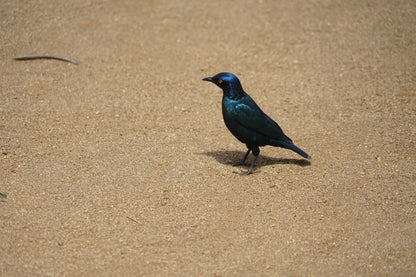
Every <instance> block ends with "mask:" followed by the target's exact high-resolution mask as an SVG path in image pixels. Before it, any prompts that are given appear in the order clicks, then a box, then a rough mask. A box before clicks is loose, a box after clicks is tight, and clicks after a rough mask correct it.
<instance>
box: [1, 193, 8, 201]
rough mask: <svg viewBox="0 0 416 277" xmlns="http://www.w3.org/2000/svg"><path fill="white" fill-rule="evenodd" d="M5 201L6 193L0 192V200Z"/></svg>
mask: <svg viewBox="0 0 416 277" xmlns="http://www.w3.org/2000/svg"><path fill="white" fill-rule="evenodd" d="M6 201H7V194H5V193H1V192H0V202H6Z"/></svg>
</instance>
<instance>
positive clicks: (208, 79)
mask: <svg viewBox="0 0 416 277" xmlns="http://www.w3.org/2000/svg"><path fill="white" fill-rule="evenodd" d="M202 81H208V82H214V79H212V77H206V78H204V79H202Z"/></svg>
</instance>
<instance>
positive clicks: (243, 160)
mask: <svg viewBox="0 0 416 277" xmlns="http://www.w3.org/2000/svg"><path fill="white" fill-rule="evenodd" d="M250 151H251V148H249V149H248V150H247V153H246V154H245V155H244V157H243V159H242V160H241V161H239V162H238V163H236V164H234V166H237V165H242V164H244V162H245V161H246V159H247V157H248V154H250Z"/></svg>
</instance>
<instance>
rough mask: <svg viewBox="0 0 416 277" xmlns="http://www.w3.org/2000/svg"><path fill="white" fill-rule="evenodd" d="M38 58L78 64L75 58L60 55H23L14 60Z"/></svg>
mask: <svg viewBox="0 0 416 277" xmlns="http://www.w3.org/2000/svg"><path fill="white" fill-rule="evenodd" d="M38 59H49V60H59V61H64V62H69V63H72V64H75V65H77V64H78V63H77V62H76V61H74V60H71V59H68V58H65V57H59V56H23V57H17V58H14V60H16V61H28V60H38Z"/></svg>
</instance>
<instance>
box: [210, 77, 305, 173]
mask: <svg viewBox="0 0 416 277" xmlns="http://www.w3.org/2000/svg"><path fill="white" fill-rule="evenodd" d="M203 80H204V81H209V82H212V83H214V84H216V85H217V86H219V87H220V88H221V89H222V91H223V97H222V115H223V118H224V122H225V125H226V126H227V128H228V130H230V132H231V133H232V134H233V135H234V136H235V137H236V138H237V139H238V140H239V141H241V142H242V143H245V144H246V146H247V148H248V151H247V153H246V154H245V156H244V158H243V160H242V161H241V162H240V164H243V163H244V162H245V160H246V158H247V156H248V154H249V153H250V151H253V154H254V156H255V158H254V159H253V161H252V162H251V165H250V168H249V169H248V170H247V171H245V172H242V173H244V174H250V173H251V172H252V170H253V166H254V163H255V162H256V159H257V157H258V155H259V154H260V149H259V146H265V145H272V146H278V147H283V148H287V149H291V150H293V151H294V152H296V153H298V154H299V155H301V156H302V157H304V158H307V159H309V158H310V156H309V155H308V154H306V153H305V152H304V151H302V150H301V149H299V148H298V147H297V146H295V145H294V144H293V142H292V140H291V139H290V138H288V137H287V136H286V135H285V134H284V133H283V131H282V129H281V128H280V126H279V125H278V124H277V123H276V122H274V121H273V120H272V119H271V118H270V117H268V116H267V115H266V114H265V113H264V112H263V111H262V110H261V109H260V107H259V106H258V105H257V104H256V102H254V100H253V99H252V98H251V97H250V96H249V95H248V94H247V93H245V92H244V90H243V88H242V86H241V83H240V80H238V78H237V77H236V76H235V75H234V74H232V73H227V72H222V73H219V74H217V75H215V76H214V77H208V78H204V79H203Z"/></svg>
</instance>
